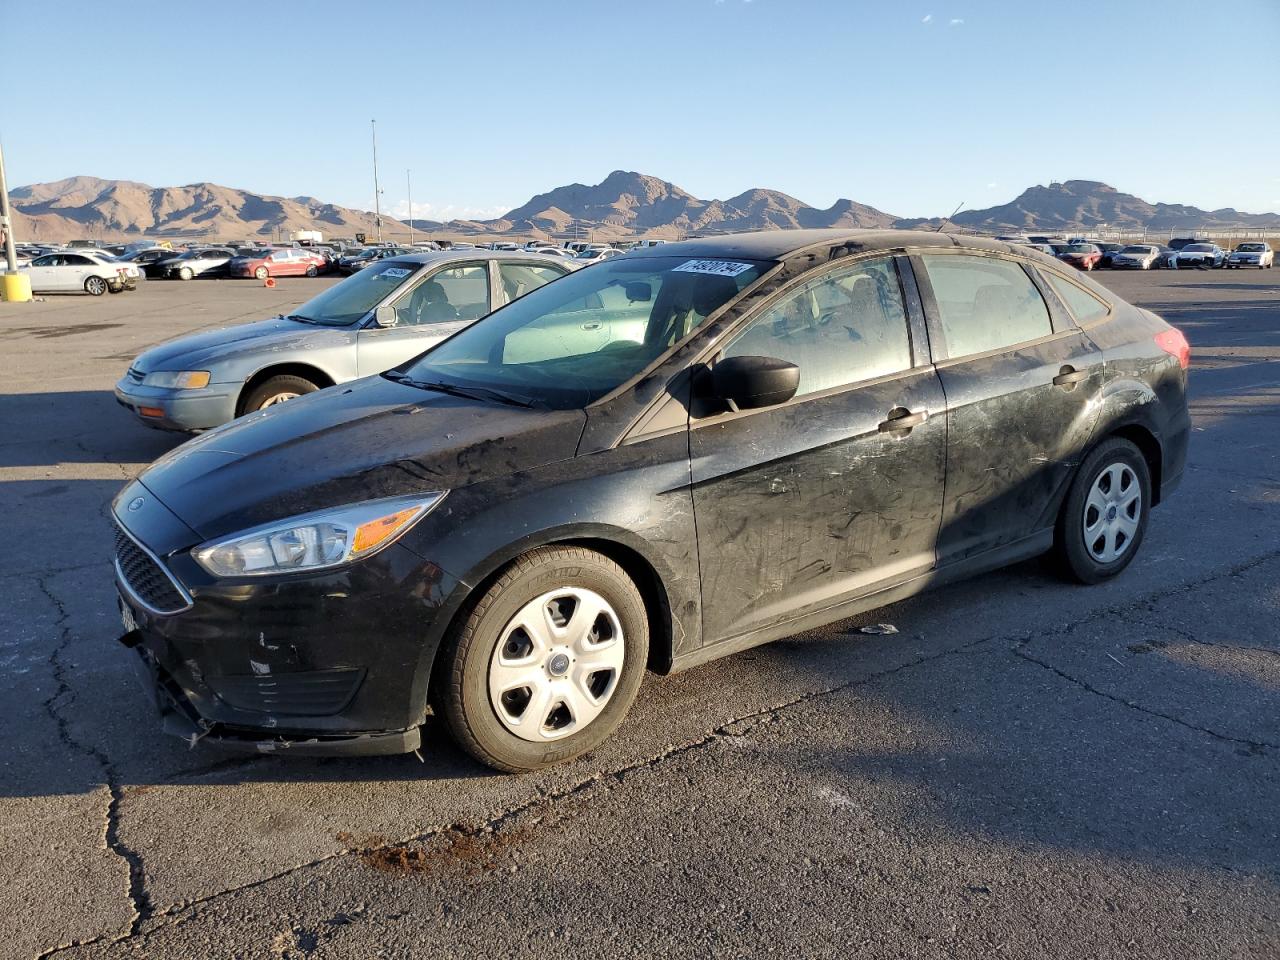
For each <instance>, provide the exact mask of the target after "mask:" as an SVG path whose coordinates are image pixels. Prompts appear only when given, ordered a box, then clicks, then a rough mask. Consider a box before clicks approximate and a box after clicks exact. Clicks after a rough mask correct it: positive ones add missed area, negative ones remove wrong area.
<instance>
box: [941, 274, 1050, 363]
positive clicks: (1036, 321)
mask: <svg viewBox="0 0 1280 960" xmlns="http://www.w3.org/2000/svg"><path fill="white" fill-rule="evenodd" d="M920 259H921V260H922V261H924V265H925V269H926V271H927V272H928V275H929V282H930V284H931V285H932V287H933V295H934V299H935V300H936V301H937V304H938V316H939V320H940V321H941V324H942V332H943V335H944V337H945V338H946V343H947V354H948V356H951V357H960V356H965V355H967V354H972V353H986V352H987V351H988V350H996V349H999V348H1001V347H1009V346H1012V345H1013V344H1017V343H1024V342H1026V341H1028V340H1036V339H1038V338H1040V337H1046V336H1048V335H1049V334H1051V333H1052V332H1053V324H1052V323H1051V322H1050V320H1049V308H1048V307H1047V306H1045V302H1044V297H1042V296H1040V291H1039V290H1038V289H1037V288H1036V285H1035V284H1034V283H1032V282H1031V278H1030V277H1029V276H1027V274H1026V272H1025V271H1024V270H1023V269H1022V267H1021V266H1020V265H1018V264H1016V263H1013V262H1012V261H1009V260H996V259H993V258H991V257H974V256H967V255H955V256H943V255H934V254H924V255H922V256H921V258H920Z"/></svg>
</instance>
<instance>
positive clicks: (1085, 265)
mask: <svg viewBox="0 0 1280 960" xmlns="http://www.w3.org/2000/svg"><path fill="white" fill-rule="evenodd" d="M1058 259H1059V260H1061V261H1063V262H1064V263H1069V264H1071V266H1073V267H1075V268H1076V269H1077V270H1092V269H1093V268H1094V267H1096V266H1097V265H1098V262H1099V261H1100V260H1101V259H1102V251H1101V250H1099V249H1098V248H1097V247H1096V246H1095V245H1094V244H1092V243H1069V244H1067V246H1066V249H1064V250H1063V251H1062V252H1061V253H1059V254H1058Z"/></svg>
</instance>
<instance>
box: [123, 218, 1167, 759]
mask: <svg viewBox="0 0 1280 960" xmlns="http://www.w3.org/2000/svg"><path fill="white" fill-rule="evenodd" d="M1188 360H1189V348H1188V346H1187V342H1186V340H1185V339H1184V338H1183V337H1182V335H1181V334H1180V333H1179V332H1178V331H1176V330H1174V329H1173V328H1172V327H1170V326H1169V325H1167V324H1166V323H1164V322H1163V321H1162V320H1161V319H1160V318H1159V317H1157V316H1156V315H1154V314H1152V313H1150V312H1148V311H1145V310H1140V309H1137V308H1135V307H1133V306H1130V305H1129V304H1127V303H1124V302H1123V301H1121V300H1119V299H1117V298H1116V297H1115V296H1114V295H1113V294H1111V293H1109V292H1107V291H1106V290H1105V289H1103V288H1102V287H1100V286H1099V285H1097V284H1096V283H1094V282H1092V280H1090V279H1089V278H1088V277H1084V276H1082V275H1080V274H1079V273H1078V272H1077V271H1074V270H1070V269H1067V268H1064V267H1063V266H1062V265H1061V264H1060V263H1058V262H1057V261H1055V260H1054V259H1052V258H1050V257H1047V256H1044V255H1042V254H1039V253H1036V252H1035V251H1030V250H1027V249H1026V248H1022V247H1011V246H1009V245H1007V244H1003V243H999V242H996V241H990V240H981V239H975V238H960V237H956V238H952V237H950V236H946V235H941V234H934V233H911V232H869V231H774V232H768V233H760V234H744V235H739V236H728V237H720V238H715V239H707V240H694V241H688V242H683V243H673V244H667V245H664V246H661V247H655V248H651V249H648V250H642V251H635V252H632V253H629V254H628V255H626V256H623V257H616V258H613V259H610V260H607V261H605V262H602V263H600V264H598V265H595V266H591V267H588V268H586V269H584V270H581V271H579V272H577V273H574V274H570V275H569V276H567V277H564V278H563V279H560V280H557V281H555V282H553V283H551V284H548V285H547V286H545V287H543V288H540V289H538V290H535V291H533V292H532V293H530V294H528V295H526V296H524V297H522V298H520V299H518V300H516V301H514V302H512V303H511V304H509V305H507V306H505V307H503V308H502V309H500V310H498V311H497V312H495V313H493V314H492V315H490V316H489V317H487V318H486V319H484V320H482V321H480V322H478V323H476V324H475V325H473V326H471V327H469V328H468V329H466V330H464V331H462V332H460V333H458V334H457V335H455V336H453V337H452V338H451V339H449V340H446V341H444V342H443V343H441V344H440V345H438V346H436V347H435V348H433V349H432V350H430V351H429V352H427V353H425V354H423V355H421V356H420V357H418V358H416V359H415V360H413V361H410V362H408V363H406V364H404V365H403V366H401V367H399V368H396V369H394V370H391V371H388V372H387V373H384V374H382V375H380V376H376V377H369V378H366V379H363V380H358V381H355V382H354V383H350V384H346V385H343V386H339V387H334V388H330V389H327V390H322V391H319V392H317V393H314V394H311V395H309V396H307V397H303V398H301V399H299V400H295V401H291V402H290V403H288V404H283V405H280V406H276V407H272V408H269V409H267V410H265V411H262V412H260V413H257V414H253V415H251V416H249V417H246V418H244V419H243V420H239V421H236V422H234V423H232V424H229V425H227V426H225V427H221V428H219V429H217V430H214V431H211V432H209V433H206V434H204V435H202V436H200V437H197V438H196V439H194V440H192V441H190V442H188V443H186V444H184V445H183V446H181V447H179V448H177V449H176V450H174V451H173V452H172V453H171V454H169V455H168V456H166V457H164V458H163V459H161V460H159V461H157V462H156V463H155V464H153V465H152V466H151V467H150V468H148V469H147V470H146V471H145V472H144V473H143V474H142V475H141V476H140V477H139V479H138V480H137V481H135V482H133V483H131V484H129V485H128V486H127V487H126V488H125V489H124V490H123V491H122V492H121V494H120V495H119V497H118V498H117V499H116V502H115V505H114V515H115V520H116V523H117V532H116V574H117V582H118V586H119V588H120V595H121V611H122V615H123V618H124V621H125V626H126V629H127V632H126V634H125V635H124V637H123V638H122V639H123V641H124V642H125V643H126V644H127V645H129V646H131V647H133V649H134V651H135V653H136V655H137V657H138V661H137V662H138V666H139V668H140V669H141V670H142V671H143V672H144V673H145V676H146V678H147V682H148V684H149V689H151V690H153V691H154V693H155V699H156V703H157V705H158V706H159V708H160V711H161V714H162V716H163V717H164V722H165V725H166V727H167V728H168V729H170V730H171V731H173V732H178V733H180V734H182V735H183V736H185V737H188V738H189V739H191V740H193V741H195V740H207V741H210V742H220V743H224V744H232V745H240V746H246V747H249V748H250V749H257V750H276V751H289V752H296V753H330V754H332V753H339V754H340V753H346V754H373V753H393V752H402V751H408V750H413V749H416V748H418V747H419V746H420V741H421V736H420V732H419V731H420V728H421V726H422V724H423V722H424V720H425V718H426V717H427V715H428V714H430V713H434V714H435V715H437V716H440V717H443V719H444V721H445V723H446V725H447V726H448V728H449V730H450V731H451V732H452V733H453V735H454V737H455V738H456V739H457V740H458V742H459V743H460V744H461V745H462V746H463V747H464V748H465V749H466V750H468V751H469V752H470V753H471V754H473V755H474V756H475V757H477V758H478V759H479V760H481V761H483V762H484V763H487V764H489V765H491V766H494V767H497V768H499V769H503V770H512V771H520V770H529V769H534V768H537V767H540V766H544V765H546V764H550V763H554V762H556V761H559V760H563V759H566V758H569V757H572V756H575V755H577V754H579V753H582V752H583V751H585V750H588V749H590V748H591V747H592V746H593V745H595V744H597V743H599V742H600V741H601V740H602V739H604V738H605V737H606V736H608V735H609V733H610V732H612V731H613V730H614V728H615V727H616V726H617V725H618V724H619V723H620V722H621V720H622V718H623V717H624V715H625V714H626V712H627V710H628V708H629V707H630V705H631V702H632V700H633V698H634V697H635V694H636V690H637V688H638V686H639V684H640V680H641V677H642V675H643V673H644V672H645V671H646V670H647V669H649V670H654V671H657V672H659V673H666V672H671V671H676V670H681V669H684V668H687V667H690V666H692V665H695V664H698V663H702V662H705V661H707V660H710V659H712V658H715V657H719V656H722V655H724V654H728V653H732V652H734V651H738V650H742V649H744V648H746V647H749V646H752V645H754V644H759V643H764V642H767V641H769V640H773V639H776V638H778V637H782V636H786V635H789V634H793V633H796V632H799V631H801V630H804V629H807V628H811V627H815V626H819V625H822V624H826V623H830V622H833V621H836V620H839V619H841V618H844V617H848V616H850V615H852V614H855V613H858V612H861V611H864V610H867V609H870V608H873V607H876V606H879V605H882V604H885V603H888V602H891V601H893V600H897V599H900V598H902V597H904V596H907V595H909V594H912V593H915V592H918V591H920V590H922V589H924V588H926V587H928V586H930V585H933V584H937V583H940V582H945V581H948V580H953V579H955V578H958V577H963V576H968V575H971V574H974V573H978V572H981V571H984V570H989V569H992V568H994V567H997V566H1000V565H1003V564H1007V563H1011V562H1014V561H1017V560H1021V559H1023V558H1026V557H1030V556H1033V555H1035V554H1040V553H1045V552H1049V551H1052V552H1053V553H1054V554H1055V555H1056V557H1057V559H1058V560H1059V562H1060V565H1061V567H1062V569H1063V570H1064V571H1065V572H1066V573H1067V574H1068V575H1070V576H1072V577H1074V578H1076V579H1078V580H1080V581H1083V582H1086V583H1096V582H1099V581H1102V580H1105V579H1108V578H1110V577H1113V576H1115V575H1117V574H1118V573H1120V571H1122V570H1123V569H1124V568H1125V567H1126V566H1127V565H1128V564H1129V563H1130V562H1131V561H1132V560H1133V559H1134V557H1135V555H1136V554H1137V552H1138V550H1139V547H1140V546H1141V543H1142V538H1143V532H1144V530H1145V529H1146V526H1147V523H1148V517H1149V513H1150V510H1151V508H1152V507H1153V506H1155V505H1157V504H1158V503H1160V501H1161V500H1162V499H1163V498H1164V497H1166V496H1168V495H1169V493H1170V492H1171V491H1172V490H1173V488H1174V487H1175V486H1176V484H1177V483H1178V481H1179V479H1180V478H1181V475H1182V471H1183V465H1184V462H1185V457H1186V446H1187V437H1188V431H1189V419H1188V414H1187V406H1186V399H1185V389H1186V370H1187V366H1188Z"/></svg>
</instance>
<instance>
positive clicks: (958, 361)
mask: <svg viewBox="0 0 1280 960" xmlns="http://www.w3.org/2000/svg"><path fill="white" fill-rule="evenodd" d="M912 259H913V262H914V263H915V264H916V268H917V269H916V277H917V279H918V281H919V285H920V292H921V296H922V298H923V300H924V303H925V308H926V312H927V313H928V316H929V337H930V343H931V344H932V347H933V351H934V356H935V357H937V358H938V360H937V368H938V374H939V377H940V378H941V381H942V387H943V389H944V390H945V392H946V398H947V438H948V439H947V487H946V496H945V503H944V507H943V521H942V530H941V531H940V533H939V536H938V560H939V565H940V566H945V565H947V564H950V563H955V562H958V561H961V560H965V559H967V558H969V557H972V556H975V555H977V554H980V553H984V552H986V551H989V550H995V549H999V548H1001V547H1012V546H1013V545H1015V544H1018V543H1019V542H1020V541H1024V540H1027V539H1028V538H1031V537H1033V536H1035V535H1037V534H1040V535H1043V534H1044V532H1045V531H1046V530H1048V529H1051V528H1052V525H1053V522H1054V520H1055V518H1056V514H1057V509H1058V505H1059V504H1060V503H1061V499H1062V496H1063V494H1064V493H1065V488H1066V484H1067V482H1068V481H1069V480H1070V478H1071V476H1072V473H1073V470H1074V467H1075V465H1076V464H1077V463H1078V462H1079V459H1080V457H1081V455H1082V453H1083V451H1084V450H1085V448H1086V447H1087V445H1088V443H1089V441H1090V438H1091V436H1092V434H1093V429H1094V426H1095V424H1096V422H1097V418H1098V405H1097V404H1096V403H1094V402H1093V401H1094V399H1095V398H1096V397H1097V396H1098V393H1099V391H1100V390H1101V387H1102V359H1103V358H1102V352H1101V351H1100V350H1099V349H1098V348H1097V347H1096V346H1094V344H1093V342H1092V341H1091V340H1090V339H1089V338H1088V336H1087V335H1086V334H1085V333H1084V332H1083V331H1081V330H1080V329H1079V328H1078V327H1077V326H1076V325H1075V324H1074V323H1073V322H1072V320H1071V318H1070V316H1069V315H1068V314H1067V313H1066V311H1065V310H1064V309H1063V307H1062V305H1061V303H1060V301H1059V300H1058V298H1057V297H1056V296H1055V295H1054V294H1052V293H1051V292H1050V291H1049V289H1048V287H1047V286H1046V285H1045V284H1044V281H1043V279H1042V278H1041V277H1040V275H1039V274H1038V273H1037V272H1036V271H1035V269H1034V268H1032V267H1030V266H1029V265H1027V264H1024V263H1023V262H1022V261H1018V260H1013V259H1009V258H1005V257H1002V256H998V255H995V254H992V255H985V254H975V253H962V252H957V253H943V252H938V253H925V254H921V255H919V256H917V257H913V258H912Z"/></svg>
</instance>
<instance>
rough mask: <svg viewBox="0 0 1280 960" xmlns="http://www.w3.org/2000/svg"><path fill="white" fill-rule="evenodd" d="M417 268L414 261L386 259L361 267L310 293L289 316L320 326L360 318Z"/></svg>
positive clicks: (418, 268) (343, 325) (342, 323)
mask: <svg viewBox="0 0 1280 960" xmlns="http://www.w3.org/2000/svg"><path fill="white" fill-rule="evenodd" d="M420 269H421V266H420V264H416V263H396V262H395V261H394V260H388V261H386V262H385V263H379V264H378V265H377V266H371V267H365V269H363V270H361V271H360V272H359V273H355V274H352V275H351V276H350V277H348V278H347V279H346V280H343V281H342V282H341V283H338V284H334V285H333V286H332V287H330V288H329V289H328V290H326V291H324V293H321V294H319V295H318V296H315V297H312V298H311V299H310V300H308V301H307V302H306V303H304V304H303V305H302V306H300V307H298V309H297V310H295V311H294V312H293V313H292V314H290V316H292V317H293V318H295V319H297V320H302V321H304V322H305V323H317V324H320V325H321V326H324V327H346V326H350V325H351V324H353V323H355V322H356V321H358V320H360V319H361V318H362V317H364V316H365V315H366V314H368V313H369V311H370V310H372V309H373V308H374V307H376V306H377V305H378V304H379V303H381V302H382V300H383V298H384V297H386V296H387V294H389V293H391V291H393V290H395V289H397V288H399V287H400V286H401V285H403V284H404V283H405V281H407V280H408V279H409V278H410V277H411V276H413V275H414V274H415V273H417V272H418V270H420Z"/></svg>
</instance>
